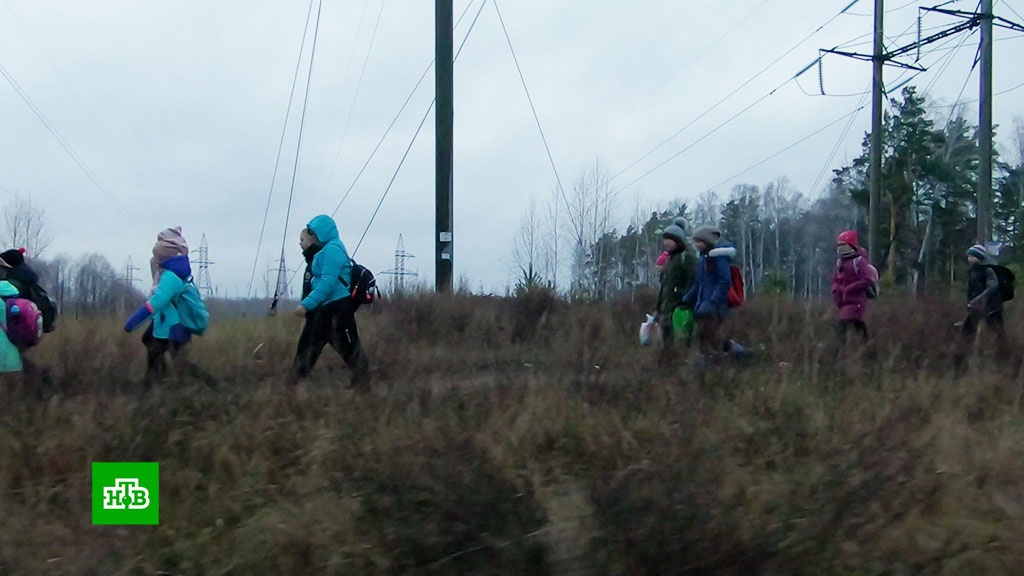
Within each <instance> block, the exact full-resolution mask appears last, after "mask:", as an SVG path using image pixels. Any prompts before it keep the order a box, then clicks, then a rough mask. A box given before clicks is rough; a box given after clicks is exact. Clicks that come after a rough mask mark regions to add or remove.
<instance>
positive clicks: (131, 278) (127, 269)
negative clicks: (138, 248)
mask: <svg viewBox="0 0 1024 576" xmlns="http://www.w3.org/2000/svg"><path fill="white" fill-rule="evenodd" d="M138 271H139V267H138V266H136V265H134V264H132V257H131V256H129V257H128V263H127V264H125V265H124V285H125V286H127V287H128V289H129V290H131V289H132V287H134V286H135V283H136V282H138V281H139V278H136V277H135V273H136V272H138Z"/></svg>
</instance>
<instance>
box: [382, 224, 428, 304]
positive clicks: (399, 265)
mask: <svg viewBox="0 0 1024 576" xmlns="http://www.w3.org/2000/svg"><path fill="white" fill-rule="evenodd" d="M412 258H415V256H413V255H412V254H410V253H408V252H406V251H405V242H404V240H402V235H401V234H399V235H398V246H397V247H396V248H395V267H394V268H393V269H391V270H385V271H383V272H381V274H382V275H386V276H391V278H392V279H391V290H392V293H393V294H398V293H401V292H404V291H405V279H406V278H415V277H417V276H419V274H418V273H416V272H415V271H412V272H410V271H408V270H407V269H406V267H405V261H406V260H410V259H412Z"/></svg>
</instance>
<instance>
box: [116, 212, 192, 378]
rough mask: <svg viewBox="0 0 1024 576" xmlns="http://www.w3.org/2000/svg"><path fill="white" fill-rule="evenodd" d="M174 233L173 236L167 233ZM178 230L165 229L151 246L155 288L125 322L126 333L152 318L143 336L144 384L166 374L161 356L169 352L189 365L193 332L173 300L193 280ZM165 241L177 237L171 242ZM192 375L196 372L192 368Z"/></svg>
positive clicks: (185, 249) (186, 247)
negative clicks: (187, 350)
mask: <svg viewBox="0 0 1024 576" xmlns="http://www.w3.org/2000/svg"><path fill="white" fill-rule="evenodd" d="M170 232H174V233H176V234H170ZM180 232H181V230H180V229H174V228H168V229H167V230H165V231H163V232H161V233H160V235H158V237H157V238H158V239H157V243H156V245H155V246H154V247H153V262H154V263H155V264H156V266H155V268H154V269H153V273H154V274H153V275H154V287H153V292H152V295H151V296H150V297H149V299H147V300H146V303H145V304H143V305H142V306H140V307H139V309H138V310H136V311H135V313H134V314H132V315H131V317H129V318H128V320H127V321H126V322H125V323H124V330H125V332H131V331H133V330H135V329H136V328H138V327H139V326H140V325H141V324H142V323H143V322H145V321H146V320H149V319H152V322H150V324H149V326H148V327H147V328H146V331H145V332H144V333H143V334H142V343H143V344H144V345H145V346H146V377H147V381H152V380H153V379H156V378H159V377H161V376H163V375H164V374H165V372H166V371H167V366H166V363H165V360H164V355H165V354H166V353H167V352H170V353H171V358H172V359H174V360H175V362H176V363H178V362H181V363H183V364H186V365H189V366H190V367H191V365H190V364H189V363H188V361H187V360H186V359H185V358H184V354H183V352H184V349H185V346H186V345H187V344H188V343H189V342H190V341H191V340H192V333H191V332H189V331H188V329H186V328H185V326H183V325H182V324H181V318H180V316H179V315H178V309H177V307H176V306H175V301H176V299H177V298H178V297H179V296H181V294H182V293H184V291H185V289H186V288H187V287H188V282H189V281H190V280H191V279H192V267H191V265H190V264H189V261H188V245H187V244H185V242H184V238H181V236H180ZM168 238H171V239H174V238H178V239H180V241H171V243H170V244H169V243H168V242H169V241H168ZM191 368H193V370H192V371H193V372H195V370H194V367H191Z"/></svg>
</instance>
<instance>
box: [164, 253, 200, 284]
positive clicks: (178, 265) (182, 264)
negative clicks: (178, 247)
mask: <svg viewBox="0 0 1024 576" xmlns="http://www.w3.org/2000/svg"><path fill="white" fill-rule="evenodd" d="M160 267H161V268H163V269H164V270H170V271H171V272H174V275H175V276H177V277H178V278H181V279H182V280H188V279H189V278H191V277H192V265H191V264H189V262H188V256H185V255H181V256H171V257H170V258H168V259H166V260H164V261H163V262H161V263H160Z"/></svg>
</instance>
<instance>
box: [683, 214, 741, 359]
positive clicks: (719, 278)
mask: <svg viewBox="0 0 1024 576" xmlns="http://www.w3.org/2000/svg"><path fill="white" fill-rule="evenodd" d="M721 238H722V233H721V232H720V231H719V230H718V228H715V227H714V226H701V227H699V228H697V229H696V230H694V231H693V243H694V245H695V246H696V248H697V251H698V252H699V253H700V255H699V256H698V259H697V272H696V276H695V279H694V283H693V286H692V287H691V288H690V290H689V291H688V292H687V293H686V295H685V296H684V297H683V302H684V303H685V304H688V305H690V306H692V307H693V314H694V316H695V318H696V321H697V334H698V340H699V342H700V354H701V362H702V363H703V361H706V360H707V359H708V358H709V357H710V356H711V355H712V354H715V353H717V352H720V351H721V352H725V353H728V354H730V355H733V356H736V357H743V356H745V355H746V354H747V351H746V350H745V349H744V348H743V347H742V346H740V345H739V344H738V343H736V342H734V341H732V340H730V339H729V338H726V337H723V336H722V325H723V324H724V323H725V320H726V318H727V317H728V315H729V287H730V286H732V272H731V270H730V267H731V265H732V261H733V259H734V258H735V257H736V248H735V247H734V246H733V245H732V244H731V243H729V242H723V241H721Z"/></svg>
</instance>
